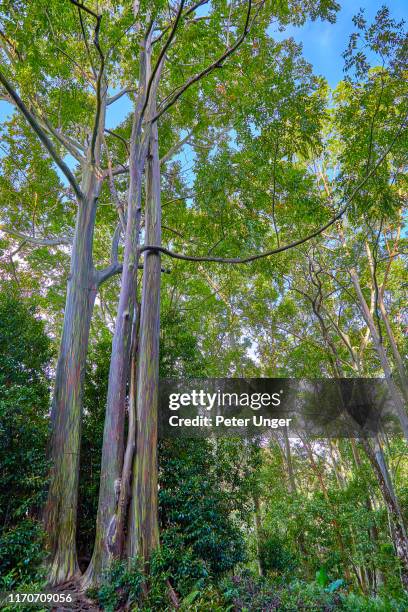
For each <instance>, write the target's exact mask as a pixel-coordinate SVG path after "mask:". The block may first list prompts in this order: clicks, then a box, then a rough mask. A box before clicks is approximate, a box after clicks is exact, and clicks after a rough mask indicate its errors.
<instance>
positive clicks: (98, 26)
mask: <svg viewBox="0 0 408 612" xmlns="http://www.w3.org/2000/svg"><path fill="white" fill-rule="evenodd" d="M69 1H70V2H71V4H74V5H75V6H77V7H78V9H82V10H83V11H85V12H86V13H88V14H89V15H92V17H94V19H96V25H95V30H94V39H93V43H94V46H95V49H96V50H97V52H98V54H99V57H100V60H101V61H100V65H99V70H98V77H97V79H96V112H95V122H94V127H93V131H92V139H91V163H92V164H95V162H96V159H95V149H96V140H97V138H98V133H99V122H100V117H101V108H102V92H101V90H102V78H103V73H104V69H105V56H104V54H103V52H102V49H101V46H100V44H99V33H100V29H101V22H102V15H98V14H97V13H95V12H94V11H92V10H91V9H89V8H88V7H86V6H85V5H84V4H80V3H79V2H77V0H69Z"/></svg>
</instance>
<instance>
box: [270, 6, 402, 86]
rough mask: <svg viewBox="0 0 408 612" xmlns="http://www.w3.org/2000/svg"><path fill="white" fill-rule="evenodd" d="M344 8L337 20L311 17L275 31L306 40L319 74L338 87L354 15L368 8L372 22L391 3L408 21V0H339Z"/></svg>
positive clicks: (393, 13)
mask: <svg viewBox="0 0 408 612" xmlns="http://www.w3.org/2000/svg"><path fill="white" fill-rule="evenodd" d="M339 4H340V5H341V9H340V10H339V12H338V13H337V20H336V23H334V24H333V23H328V22H327V21H308V22H307V23H306V24H305V25H304V26H302V27H300V28H296V27H293V26H290V27H288V28H286V30H285V31H284V32H282V33H274V34H273V36H274V37H276V38H278V37H279V38H280V39H281V38H287V37H288V36H292V37H293V38H294V39H295V40H296V42H299V43H302V45H303V55H304V57H305V59H306V60H307V61H309V62H310V63H311V64H312V65H313V67H314V72H315V73H316V74H319V75H322V76H324V77H326V79H327V80H328V82H329V85H330V86H331V87H335V86H336V85H337V83H338V82H339V81H340V80H341V79H342V78H343V58H342V57H341V54H342V53H343V51H344V50H345V49H346V47H347V44H348V40H349V36H350V34H351V32H352V31H353V29H354V26H353V22H352V18H353V16H354V15H355V14H356V13H357V12H358V11H359V9H360V8H363V9H364V10H365V15H366V17H367V20H368V22H371V21H373V19H374V17H375V14H376V13H377V11H378V10H379V9H380V8H381V6H383V5H384V4H385V5H386V6H388V7H389V9H390V13H391V16H392V17H393V18H394V19H396V20H397V21H400V20H401V19H405V20H406V21H408V2H407V0H388V2H387V1H385V0H360V2H359V1H358V0H357V2H355V1H353V0H339Z"/></svg>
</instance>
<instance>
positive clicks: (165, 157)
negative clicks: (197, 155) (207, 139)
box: [160, 126, 196, 164]
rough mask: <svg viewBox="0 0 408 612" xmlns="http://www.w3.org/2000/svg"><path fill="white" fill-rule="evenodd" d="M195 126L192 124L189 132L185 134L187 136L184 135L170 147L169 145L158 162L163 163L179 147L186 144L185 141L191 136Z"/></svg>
mask: <svg viewBox="0 0 408 612" xmlns="http://www.w3.org/2000/svg"><path fill="white" fill-rule="evenodd" d="M195 128H196V126H194V127H193V128H192V129H191V130H190V131H189V133H188V134H187V136H185V137H184V138H182V139H181V140H179V141H178V142H176V143H175V144H174V145H173V146H172V147H170V149H169V150H168V151H167V153H166V154H165V155H163V157H162V158H161V159H160V164H165V163H166V162H167V161H168V160H169V159H171V158H172V157H173V155H174V154H175V153H177V151H179V150H180V149H181V147H182V146H183V145H185V144H186V142H188V141H189V140H190V138H191V136H192V135H193V133H194V130H195Z"/></svg>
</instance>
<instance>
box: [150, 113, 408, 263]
mask: <svg viewBox="0 0 408 612" xmlns="http://www.w3.org/2000/svg"><path fill="white" fill-rule="evenodd" d="M406 120H407V118H405V120H404V122H403V123H402V124H401V126H400V128H399V130H398V132H397V133H396V135H395V136H394V138H393V139H392V141H391V143H390V144H389V146H388V147H387V149H386V150H385V151H384V153H383V154H382V155H381V157H380V158H379V160H378V161H377V163H376V164H375V166H373V167H372V168H371V170H370V172H368V174H367V175H366V176H365V177H364V179H363V180H362V181H361V182H360V183H359V184H358V185H357V186H356V187H355V188H354V189H353V191H352V193H351V194H350V196H349V197H348V198H347V199H346V202H345V204H344V206H343V207H342V208H341V209H340V210H339V212H338V213H337V214H336V215H334V217H332V218H331V219H330V221H328V222H327V223H325V224H324V225H323V226H322V227H319V229H317V230H315V231H314V232H312V233H310V234H308V235H307V236H305V237H304V238H299V240H295V241H294V242H290V243H289V244H285V245H283V246H281V247H278V248H276V249H271V250H269V251H264V252H263V253H257V254H255V255H248V256H247V257H212V256H210V255H203V256H197V257H195V256H193V255H183V254H182V253H174V252H173V251H170V250H169V249H166V248H164V247H158V246H153V245H145V246H143V247H141V248H140V249H139V252H140V254H142V253H144V252H145V251H152V252H160V253H163V255H168V256H169V257H172V258H173V259H182V260H184V261H210V262H215V263H228V264H245V263H250V262H251V261H256V260H258V259H263V258H264V257H269V256H270V255H276V254H278V253H283V252H284V251H288V250H289V249H293V248H295V247H298V246H300V245H301V244H304V243H305V242H309V240H312V238H316V236H319V235H320V234H322V233H323V232H324V231H325V230H326V229H328V228H329V227H331V226H332V225H334V224H335V223H336V222H337V221H339V220H340V219H341V217H342V216H343V215H344V213H345V212H346V211H347V209H348V207H349V206H350V204H351V202H352V201H353V199H354V197H355V196H356V195H357V193H358V192H359V191H360V189H361V188H362V187H364V185H365V184H366V183H367V181H368V180H369V179H370V178H371V176H372V175H373V174H374V173H375V171H376V170H377V168H378V167H379V166H380V165H381V164H382V162H383V161H384V160H385V158H386V157H387V155H388V154H389V152H390V151H391V149H392V147H393V146H394V144H395V142H396V141H397V139H398V137H399V136H400V134H401V133H402V132H403V130H404V128H405V124H406Z"/></svg>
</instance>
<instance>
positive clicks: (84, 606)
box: [52, 581, 101, 612]
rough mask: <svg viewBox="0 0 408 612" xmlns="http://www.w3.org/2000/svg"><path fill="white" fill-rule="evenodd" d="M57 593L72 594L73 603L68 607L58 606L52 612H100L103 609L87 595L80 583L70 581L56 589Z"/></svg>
mask: <svg viewBox="0 0 408 612" xmlns="http://www.w3.org/2000/svg"><path fill="white" fill-rule="evenodd" d="M55 592H56V593H65V594H68V593H69V594H71V595H72V602H71V603H70V604H68V605H63V606H56V607H54V608H52V612H68V611H69V612H73V611H74V612H85V611H92V612H100V610H101V608H99V607H98V606H97V605H96V603H95V602H94V601H92V600H91V599H89V598H88V597H87V596H86V595H85V593H84V591H82V590H81V588H80V585H79V583H78V582H75V581H70V582H65V583H63V584H60V585H59V586H58V587H57V588H56V589H55Z"/></svg>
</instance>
